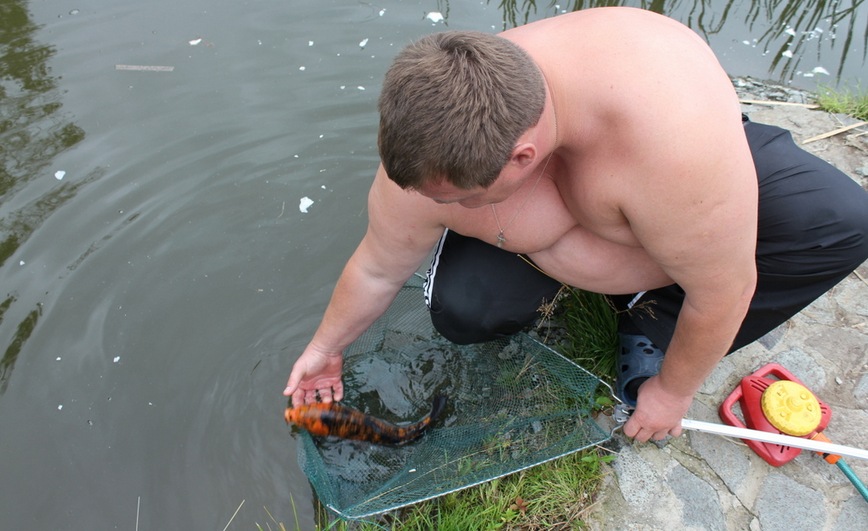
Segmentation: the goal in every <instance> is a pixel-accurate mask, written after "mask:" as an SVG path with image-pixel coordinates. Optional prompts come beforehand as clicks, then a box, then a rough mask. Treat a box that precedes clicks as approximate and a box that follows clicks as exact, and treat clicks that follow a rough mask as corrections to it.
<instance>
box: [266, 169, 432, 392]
mask: <svg viewBox="0 0 868 531" xmlns="http://www.w3.org/2000/svg"><path fill="white" fill-rule="evenodd" d="M436 217H437V209H436V205H435V203H433V202H432V201H430V200H427V199H426V198H424V197H422V196H420V195H419V194H416V193H412V192H406V191H404V190H401V189H400V188H399V187H398V186H397V185H395V184H394V183H393V182H392V181H390V180H389V179H388V177H387V176H386V173H385V171H384V170H383V167H382V166H380V168H379V170H378V171H377V175H376V177H375V178H374V183H373V185H372V186H371V190H370V193H369V194H368V230H367V232H366V234H365V236H364V238H363V239H362V241H361V243H360V244H359V246H358V247H357V248H356V250H355V252H354V253H353V255H352V257H350V259H349V261H348V262H347V265H346V267H344V270H343V272H342V273H341V276H340V278H339V279H338V282H337V284H336V285H335V290H334V292H333V293H332V298H331V300H330V301H329V305H328V307H327V308H326V311H325V313H324V315H323V319H322V321H321V323H320V325H319V327H318V328H317V331H316V333H315V334H314V336H313V339H312V340H311V342H310V343H309V344H308V346H307V347H306V348H305V350H304V352H303V353H302V355H301V356H300V357H299V359H298V360H297V361H296V363H295V365H294V366H293V369H292V372H291V373H290V376H289V380H288V381H287V387H286V389H285V390H284V393H283V394H284V395H286V396H292V401H293V403H294V404H301V403H305V402H308V403H309V402H314V401H316V400H317V396H318V398H319V399H320V400H322V401H325V402H330V401H332V400H341V398H343V384H342V381H341V371H342V366H343V351H344V349H345V348H346V347H347V346H348V345H349V344H350V343H352V342H353V341H354V340H355V339H356V338H358V337H359V336H360V335H361V334H362V333H363V332H364V331H365V330H367V329H368V327H369V326H370V325H371V324H372V323H373V322H374V321H375V320H376V319H377V318H378V317H379V316H380V315H382V314H383V313H384V312H385V311H386V309H387V308H388V307H389V304H391V302H392V300H394V298H395V295H396V294H397V293H398V290H399V289H400V288H401V287H402V286H403V285H404V282H405V281H406V280H407V278H408V277H409V276H410V275H412V274H413V273H414V272H415V271H416V270H417V269H418V267H419V265H420V264H421V262H422V260H423V259H424V258H425V256H427V254H428V253H429V252H430V251H431V249H432V248H433V246H434V244H435V243H436V242H437V239H438V238H439V237H440V236H441V235H442V233H443V226H442V224H441V223H439V222H438V221H437V219H436Z"/></svg>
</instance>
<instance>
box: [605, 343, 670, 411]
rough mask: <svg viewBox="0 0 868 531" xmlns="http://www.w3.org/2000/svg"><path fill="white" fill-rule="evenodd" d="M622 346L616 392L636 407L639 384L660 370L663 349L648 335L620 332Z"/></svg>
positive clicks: (619, 396)
mask: <svg viewBox="0 0 868 531" xmlns="http://www.w3.org/2000/svg"><path fill="white" fill-rule="evenodd" d="M618 337H619V338H620V341H621V347H620V350H619V351H618V377H617V378H616V379H615V392H616V393H618V398H620V399H621V400H622V401H623V402H624V403H625V404H627V405H629V406H632V407H636V399H637V397H638V396H639V386H640V385H642V383H644V382H645V380H647V379H648V378H650V377H652V376H654V375H656V374H657V373H658V372H660V365H661V364H662V363H663V351H662V350H660V349H659V348H658V347H657V345H655V344H654V343H652V342H651V340H650V339H648V338H647V337H646V336H643V335H634V334H618Z"/></svg>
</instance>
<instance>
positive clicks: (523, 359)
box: [298, 277, 609, 519]
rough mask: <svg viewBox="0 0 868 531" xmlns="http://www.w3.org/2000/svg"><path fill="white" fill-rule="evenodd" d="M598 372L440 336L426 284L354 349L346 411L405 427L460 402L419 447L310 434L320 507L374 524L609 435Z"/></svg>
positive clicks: (539, 347) (512, 342) (495, 344)
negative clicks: (600, 413)
mask: <svg viewBox="0 0 868 531" xmlns="http://www.w3.org/2000/svg"><path fill="white" fill-rule="evenodd" d="M601 385H605V384H602V382H601V381H600V380H599V379H598V378H597V377H595V376H593V375H592V374H590V373H588V372H587V371H585V370H584V369H582V368H581V367H579V366H578V365H576V364H575V363H573V362H571V361H569V360H567V359H566V358H564V357H563V356H561V355H560V354H558V353H556V352H555V351H553V350H551V349H550V348H548V347H546V346H545V345H543V344H542V343H539V342H538V341H536V340H534V339H533V338H531V337H530V336H528V335H526V334H523V333H522V334H517V335H515V336H512V337H510V338H506V339H502V340H497V341H492V342H488V343H483V344H476V345H455V344H453V343H451V342H449V341H447V340H446V339H444V338H443V337H441V336H440V335H439V334H438V333H437V332H436V331H435V330H434V328H433V326H432V324H431V319H430V317H429V315H428V310H427V308H426V306H425V304H424V300H423V294H422V288H421V280H419V279H418V278H417V277H413V278H412V279H411V281H410V282H408V284H407V285H406V286H405V287H403V288H402V289H401V291H400V292H399V294H398V296H397V298H396V299H395V301H394V302H393V303H392V305H391V306H390V308H389V310H388V311H387V312H386V313H385V314H384V315H383V316H382V317H381V318H380V319H379V320H378V321H377V322H375V323H374V324H373V325H372V326H371V327H370V329H368V331H367V332H366V333H365V334H363V335H362V336H361V337H360V338H359V339H358V340H357V341H355V342H354V343H353V344H352V345H351V346H350V347H349V348H348V349H347V350H346V352H345V361H344V388H345V393H344V400H343V403H344V404H347V405H350V406H352V407H355V408H356V409H359V410H361V411H363V412H365V413H369V414H371V415H374V416H376V417H379V418H382V419H384V420H388V421H390V422H394V423H397V424H403V423H407V422H416V421H418V420H419V419H421V418H423V417H424V416H425V415H427V414H428V413H430V411H431V405H432V401H433V397H434V395H435V394H445V395H446V396H448V399H449V402H448V404H447V407H446V410H445V412H444V413H443V414H442V415H441V417H440V418H439V419H438V420H437V421H436V422H435V423H434V425H433V427H432V428H431V429H430V430H429V431H428V432H427V433H426V434H425V435H423V436H422V438H421V439H419V440H418V441H416V442H413V443H409V444H407V445H404V446H398V447H395V446H380V445H375V444H370V443H367V442H361V441H350V440H340V439H336V438H331V437H327V438H314V437H311V436H310V435H309V434H308V433H307V432H304V431H302V432H301V433H300V434H299V439H300V442H301V444H300V445H299V450H298V460H299V465H300V466H301V468H302V470H303V471H304V473H305V475H307V477H308V479H309V480H310V482H311V485H312V486H313V489H314V490H315V491H316V495H317V497H318V498H319V501H320V502H321V503H322V504H323V505H324V506H326V507H327V508H328V509H330V510H331V511H333V512H334V513H336V514H337V515H338V516H340V517H341V518H345V519H360V518H366V517H369V516H372V515H375V514H379V513H383V512H387V511H391V510H394V509H397V508H400V507H404V506H407V505H410V504H414V503H417V502H420V501H423V500H427V499H431V498H435V497H437V496H442V495H444V494H448V493H450V492H454V491H457V490H461V489H464V488H467V487H471V486H474V485H478V484H480V483H484V482H486V481H490V480H492V479H495V478H498V477H502V476H505V475H507V474H512V473H514V472H518V471H520V470H523V469H526V468H529V467H532V466H534V465H538V464H540V463H543V462H546V461H549V460H552V459H555V458H557V457H561V456H564V455H567V454H570V453H573V452H576V451H579V450H582V449H584V448H587V447H589V446H592V445H595V444H599V443H601V442H604V441H606V440H607V439H608V438H609V433H608V432H606V431H604V430H603V429H602V428H600V427H599V426H598V425H597V424H596V423H595V422H594V420H593V419H592V418H591V411H592V409H593V406H594V398H595V396H596V395H597V394H598V391H597V388H598V386H601Z"/></svg>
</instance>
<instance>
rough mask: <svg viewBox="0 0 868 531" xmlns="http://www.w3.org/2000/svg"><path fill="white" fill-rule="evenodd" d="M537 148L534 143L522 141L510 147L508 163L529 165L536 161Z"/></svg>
mask: <svg viewBox="0 0 868 531" xmlns="http://www.w3.org/2000/svg"><path fill="white" fill-rule="evenodd" d="M536 157H537V150H536V146H535V145H534V144H531V143H530V142H523V143H521V144H517V145H516V146H515V147H514V148H512V154H511V155H510V157H509V163H510V164H515V165H517V166H519V167H521V168H524V167H526V166H529V165H531V164H533V163H534V161H536Z"/></svg>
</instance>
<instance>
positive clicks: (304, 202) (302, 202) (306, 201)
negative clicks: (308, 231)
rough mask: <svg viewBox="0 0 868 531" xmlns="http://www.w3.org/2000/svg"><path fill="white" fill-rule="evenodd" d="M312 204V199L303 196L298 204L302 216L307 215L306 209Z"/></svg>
mask: <svg viewBox="0 0 868 531" xmlns="http://www.w3.org/2000/svg"><path fill="white" fill-rule="evenodd" d="M312 204H313V199H311V198H310V197H307V196H304V197H302V198H301V200H300V201H299V202H298V210H299V211H301V213H302V214H307V209H308V208H310V206H311V205H312Z"/></svg>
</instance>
